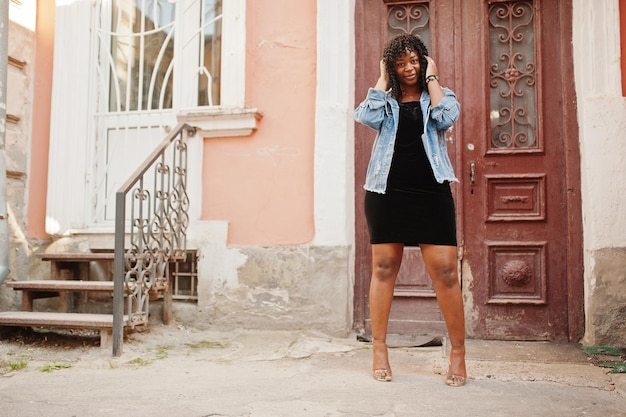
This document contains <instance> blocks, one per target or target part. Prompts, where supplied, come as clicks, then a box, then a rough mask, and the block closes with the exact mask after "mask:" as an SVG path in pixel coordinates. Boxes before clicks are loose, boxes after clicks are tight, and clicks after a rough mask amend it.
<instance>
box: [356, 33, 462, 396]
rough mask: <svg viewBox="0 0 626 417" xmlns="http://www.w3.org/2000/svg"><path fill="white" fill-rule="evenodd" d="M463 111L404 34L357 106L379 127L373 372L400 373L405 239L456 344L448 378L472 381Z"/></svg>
mask: <svg viewBox="0 0 626 417" xmlns="http://www.w3.org/2000/svg"><path fill="white" fill-rule="evenodd" d="M459 110H460V106H459V103H458V101H457V100H456V96H455V95H454V93H453V92H452V91H451V90H450V89H448V88H442V87H441V85H440V84H439V77H438V71H437V66H436V65H435V62H434V61H433V60H432V59H431V58H430V57H429V56H428V51H427V49H426V47H425V46H424V44H423V43H422V42H421V41H420V39H419V38H417V37H416V36H413V35H407V34H404V35H400V36H398V37H396V38H394V39H392V40H391V41H390V42H389V43H388V44H387V46H386V48H385V50H384V53H383V59H382V60H381V61H380V76H379V78H378V81H377V82H376V85H375V86H374V87H373V88H370V89H369V91H368V93H367V97H366V98H365V100H364V101H363V102H362V103H361V104H360V105H359V107H357V109H356V110H355V111H354V117H355V119H356V121H358V122H359V123H362V124H364V125H366V126H368V127H371V128H372V129H374V130H376V131H377V132H378V133H377V135H376V139H375V141H374V146H373V149H372V155H371V159H370V162H369V164H368V168H367V174H366V180H365V186H364V188H365V190H366V195H365V217H366V219H367V225H368V229H369V233H370V243H371V246H372V278H371V283H370V293H369V296H370V318H371V321H372V343H373V376H374V379H376V380H378V381H384V382H388V381H391V379H392V372H391V366H390V365H389V358H388V352H387V344H386V337H387V325H388V322H389V312H390V310H391V302H392V300H393V291H394V286H395V282H396V277H397V276H398V271H399V270H400V264H401V261H402V253H403V250H404V246H419V247H420V249H421V253H422V256H423V258H424V263H425V265H426V270H427V271H428V274H429V276H430V278H431V279H432V282H433V286H434V289H435V292H436V294H437V302H438V303H439V308H440V309H441V311H442V313H443V317H444V320H445V322H446V327H447V330H448V336H449V339H450V344H451V351H450V367H449V369H448V373H447V375H446V384H448V385H451V386H456V387H459V386H463V385H465V381H466V378H467V372H466V369H465V322H464V315H463V299H462V295H461V288H460V285H459V281H458V274H457V257H456V256H457V255H456V254H457V249H456V245H457V242H456V223H455V208H454V201H453V199H452V193H451V191H450V182H458V179H457V178H456V177H455V175H454V172H453V169H452V164H451V162H450V159H449V157H448V153H447V150H446V139H445V132H446V130H448V129H449V128H450V127H451V126H452V125H453V124H454V123H455V122H456V120H457V119H458V117H459Z"/></svg>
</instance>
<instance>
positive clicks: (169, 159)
mask: <svg viewBox="0 0 626 417" xmlns="http://www.w3.org/2000/svg"><path fill="white" fill-rule="evenodd" d="M194 134H195V129H194V128H193V127H191V126H189V125H187V124H179V125H178V126H176V127H175V128H174V129H173V130H172V131H171V132H170V133H169V134H168V135H167V137H166V138H165V139H164V140H163V141H162V142H161V143H160V144H159V146H158V147H157V148H156V149H155V150H154V151H153V152H152V153H151V154H150V155H149V156H148V158H147V159H146V160H145V161H144V163H143V164H141V166H140V167H139V168H137V170H136V171H135V172H134V173H133V175H131V177H130V178H129V179H128V180H127V181H126V182H125V183H124V184H123V185H122V186H121V187H120V188H119V190H118V191H117V192H116V194H115V260H114V266H113V268H114V278H113V279H114V291H113V356H120V355H121V354H122V343H123V338H124V327H125V326H130V327H134V326H137V325H143V324H147V322H148V314H149V308H150V292H151V291H155V290H167V289H168V286H169V264H170V262H171V261H172V259H174V258H181V257H183V256H184V254H185V250H186V243H187V241H186V238H187V226H188V224H189V215H188V210H189V198H188V196H187V138H188V137H189V136H193V135H194ZM127 198H129V199H130V210H129V212H128V213H127V210H126V208H127V207H126V203H127ZM127 214H129V215H130V218H127ZM128 229H130V230H128ZM127 240H128V241H129V247H128V249H126V248H125V245H126V241H127ZM125 296H126V303H125V302H124V298H125ZM124 304H126V308H124Z"/></svg>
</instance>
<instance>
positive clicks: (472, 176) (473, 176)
mask: <svg viewBox="0 0 626 417" xmlns="http://www.w3.org/2000/svg"><path fill="white" fill-rule="evenodd" d="M469 165H470V181H471V182H472V185H474V183H475V182H476V162H474V161H470V163H469Z"/></svg>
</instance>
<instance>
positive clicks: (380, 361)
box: [369, 243, 404, 381]
mask: <svg viewBox="0 0 626 417" xmlns="http://www.w3.org/2000/svg"><path fill="white" fill-rule="evenodd" d="M403 249H404V245H403V244H401V243H382V244H375V245H372V279H371V281H370V292H369V298H370V300H369V301H370V319H371V321H372V346H373V354H374V357H373V367H372V369H373V372H374V378H375V379H377V380H379V381H391V366H390V365H389V357H388V354H387V326H388V324H389V312H390V311H391V302H392V301H393V290H394V286H395V283H396V278H397V276H398V271H399V270H400V264H401V263H402V253H403Z"/></svg>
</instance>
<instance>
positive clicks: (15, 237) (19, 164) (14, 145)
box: [0, 21, 35, 307]
mask: <svg viewBox="0 0 626 417" xmlns="http://www.w3.org/2000/svg"><path fill="white" fill-rule="evenodd" d="M8 52H9V67H8V74H7V130H6V138H5V151H6V152H5V157H6V165H7V172H6V175H7V210H8V228H9V241H10V252H9V262H10V269H11V272H10V273H9V276H8V277H7V280H19V279H27V278H28V277H29V276H30V274H31V272H32V271H31V262H32V261H31V259H32V257H31V256H30V255H31V252H32V250H31V245H30V244H29V242H28V238H27V236H26V205H27V201H26V195H27V193H26V183H27V176H28V169H29V152H30V132H31V126H32V107H33V99H32V98H33V85H34V80H33V70H34V64H35V34H34V33H33V31H32V30H30V29H28V28H25V27H24V26H22V25H20V24H18V23H16V22H14V21H10V23H9V50H8ZM0 303H1V304H2V305H3V306H4V307H10V306H14V307H17V306H19V303H20V294H19V293H18V292H16V291H13V290H10V289H8V288H6V287H4V286H2V287H0Z"/></svg>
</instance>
